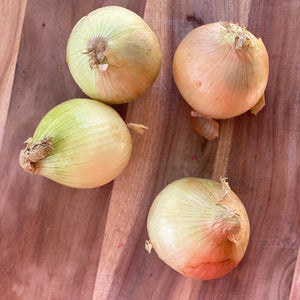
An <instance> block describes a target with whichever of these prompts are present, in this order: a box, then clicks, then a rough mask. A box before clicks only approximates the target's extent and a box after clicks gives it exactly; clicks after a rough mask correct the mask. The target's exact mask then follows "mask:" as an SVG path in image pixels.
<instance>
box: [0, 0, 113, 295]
mask: <svg viewBox="0 0 300 300" xmlns="http://www.w3.org/2000/svg"><path fill="white" fill-rule="evenodd" d="M1 5H2V2H1ZM98 5H99V1H89V2H88V3H83V2H80V1H59V0H55V1H53V0H51V1H50V0H48V1H38V0H30V1H28V3H27V8H26V14H25V19H24V26H23V34H22V38H21V44H20V53H19V57H18V67H17V69H16V74H15V80H14V86H13V91H12V96H11V102H10V107H9V113H8V117H7V123H6V130H5V134H4V143H3V148H2V151H1V157H0V165H1V171H0V174H1V175H0V178H1V184H0V195H1V196H0V253H1V255H0V274H1V275H0V276H1V280H0V290H1V296H0V298H1V299H7V300H10V299H12V300H17V299H22V300H32V299H72V300H73V299H91V297H92V293H93V287H94V281H95V276H96V270H97V264H98V260H99V253H100V247H101V241H102V238H103V234H104V225H105V220H106V213H107V209H108V204H109V198H110V193H111V188H112V183H110V184H108V185H106V186H104V187H102V188H99V189H93V190H75V189H70V188H66V187H62V186H59V185H58V184H56V183H54V182H51V181H50V180H47V179H44V178H41V177H39V176H30V175H29V174H26V173H24V171H23V170H21V168H20V167H19V165H18V153H19V151H20V149H21V148H22V147H23V142H24V140H25V139H26V138H27V137H28V136H31V135H32V134H33V131H34V129H35V127H36V126H37V124H38V122H39V121H40V119H41V118H42V116H43V115H44V114H45V113H46V112H47V111H48V110H50V109H51V108H52V107H53V106H55V105H56V104H58V103H60V102H62V101H63V100H67V99H71V98H74V97H80V96H84V95H83V94H82V93H81V92H80V90H79V88H78V87H77V86H76V84H75V83H74V81H73V79H72V77H71V75H70V72H69V70H68V67H67V64H66V61H65V48H66V43H67V39H68V35H69V34H70V32H71V29H72V27H73V26H74V25H75V23H76V22H77V20H79V19H80V18H81V17H82V16H83V15H85V14H87V13H88V12H89V11H90V10H92V9H95V8H97V7H98ZM16 7H17V5H16Z"/></svg>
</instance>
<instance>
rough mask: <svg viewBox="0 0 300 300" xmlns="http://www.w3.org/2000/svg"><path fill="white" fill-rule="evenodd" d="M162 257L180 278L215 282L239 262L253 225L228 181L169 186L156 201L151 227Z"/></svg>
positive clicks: (150, 243) (185, 181)
mask: <svg viewBox="0 0 300 300" xmlns="http://www.w3.org/2000/svg"><path fill="white" fill-rule="evenodd" d="M147 228H148V234H149V238H150V241H146V249H147V250H148V251H149V252H150V250H151V248H152V247H153V248H154V250H155V251H156V253H157V254H158V256H159V257H160V258H161V259H162V260H163V261H164V262H165V263H167V264H168V265H169V266H170V267H172V268H173V269H175V270H176V271H178V272H179V273H181V274H183V275H185V276H188V277H192V278H195V279H202V280H208V279H214V278H218V277H221V276H223V275H225V274H226V273H228V272H230V271H231V270H232V269H233V268H234V267H236V266H237V264H238V263H239V262H240V261H241V259H242V257H243V256H244V253H245V251H246V248H247V244H248V240H249V231H250V227H249V220H248V216H247V213H246V210H245V208H244V206H243V204H242V202H241V201H240V200H239V198H238V197H237V195H236V194H235V193H234V192H233V191H231V189H230V188H229V185H228V183H227V182H225V179H223V180H221V183H218V182H216V181H213V180H208V179H200V178H183V179H180V180H177V181H174V182H172V183H171V184H169V185H168V186H167V187H165V189H163V190H162V192H161V193H160V194H159V195H158V196H157V197H156V199H155V200H154V202H153V204H152V207H151V209H150V212H149V215H148V221H147Z"/></svg>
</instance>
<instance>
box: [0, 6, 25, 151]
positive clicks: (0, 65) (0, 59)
mask: <svg viewBox="0 0 300 300" xmlns="http://www.w3.org/2000/svg"><path fill="white" fill-rule="evenodd" d="M25 7H26V0H21V1H20V0H2V2H1V5H0V34H1V47H0V151H1V146H2V139H3V134H4V126H5V123H6V117H7V111H8V107H9V101H10V96H11V89H12V84H13V78H14V75H15V66H16V61H17V55H18V50H19V44H20V37H21V32H22V26H23V20H24V14H25Z"/></svg>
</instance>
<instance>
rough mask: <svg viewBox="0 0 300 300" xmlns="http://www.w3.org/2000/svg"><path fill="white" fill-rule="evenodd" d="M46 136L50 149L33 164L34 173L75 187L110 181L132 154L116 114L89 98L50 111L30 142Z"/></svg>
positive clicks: (127, 135) (120, 120)
mask: <svg viewBox="0 0 300 300" xmlns="http://www.w3.org/2000/svg"><path fill="white" fill-rule="evenodd" d="M45 137H51V139H52V149H51V151H50V153H49V154H48V155H47V157H46V158H43V159H42V160H40V161H38V162H36V163H34V168H35V171H34V174H39V175H42V176H45V177H47V178H49V179H52V180H54V181H56V182H58V183H60V184H62V185H66V186H69V187H74V188H95V187H98V186H101V185H104V184H106V183H108V182H110V181H111V180H113V179H114V178H115V177H117V176H118V175H119V174H120V173H121V172H122V170H123V169H124V168H125V167H126V165H127V164H128V162H129V159H130V156H131V151H132V139H131V135H130V132H129V130H128V128H127V126H126V124H125V122H124V121H123V120H122V118H121V117H120V116H119V114H118V113H117V112H116V111H115V110H114V109H113V108H111V107H110V106H108V105H106V104H104V103H101V102H99V101H95V100H90V99H72V100H68V101H65V102H63V103H61V104H59V105H57V106H56V107H54V108H53V109H51V110H50V111H49V112H48V113H47V114H46V115H45V116H44V117H43V119H42V120H41V122H40V123H39V125H38V126H37V128H36V130H35V133H34V136H33V139H32V141H30V142H31V143H36V142H39V141H41V140H43V139H44V138H45ZM21 155H22V152H21ZM21 155H20V157H21Z"/></svg>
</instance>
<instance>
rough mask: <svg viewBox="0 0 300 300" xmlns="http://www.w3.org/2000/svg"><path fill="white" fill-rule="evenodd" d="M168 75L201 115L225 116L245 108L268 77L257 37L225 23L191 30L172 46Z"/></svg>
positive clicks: (259, 93) (265, 56)
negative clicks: (172, 53)
mask: <svg viewBox="0 0 300 300" xmlns="http://www.w3.org/2000/svg"><path fill="white" fill-rule="evenodd" d="M173 74H174V79H175V82H176V85H177V87H178V89H179V91H180V93H181V95H182V96H183V98H184V99H185V100H186V101H187V102H188V103H189V105H191V106H192V107H193V109H194V110H196V111H197V112H199V113H201V114H202V115H203V116H205V117H210V118H215V119H228V118H232V117H235V116H238V115H240V114H242V113H244V112H246V111H248V110H249V109H251V108H252V107H253V106H254V105H255V104H256V103H257V102H258V101H259V99H260V98H261V96H262V95H263V93H264V90H265V88H266V85H267V81H268V76H269V58H268V53H267V50H266V48H265V46H264V44H263V42H262V40H261V39H257V38H256V37H255V36H254V35H252V34H251V33H250V32H249V31H247V30H246V29H245V28H242V27H239V26H238V25H235V24H232V23H225V22H217V23H212V24H207V25H203V26H200V27H198V28H196V29H194V30H192V31H191V32H190V33H189V34H188V35H187V36H186V37H185V38H184V39H183V40H182V42H181V43H180V45H179V46H178V48H177V50H176V52H175V55H174V60H173Z"/></svg>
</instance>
